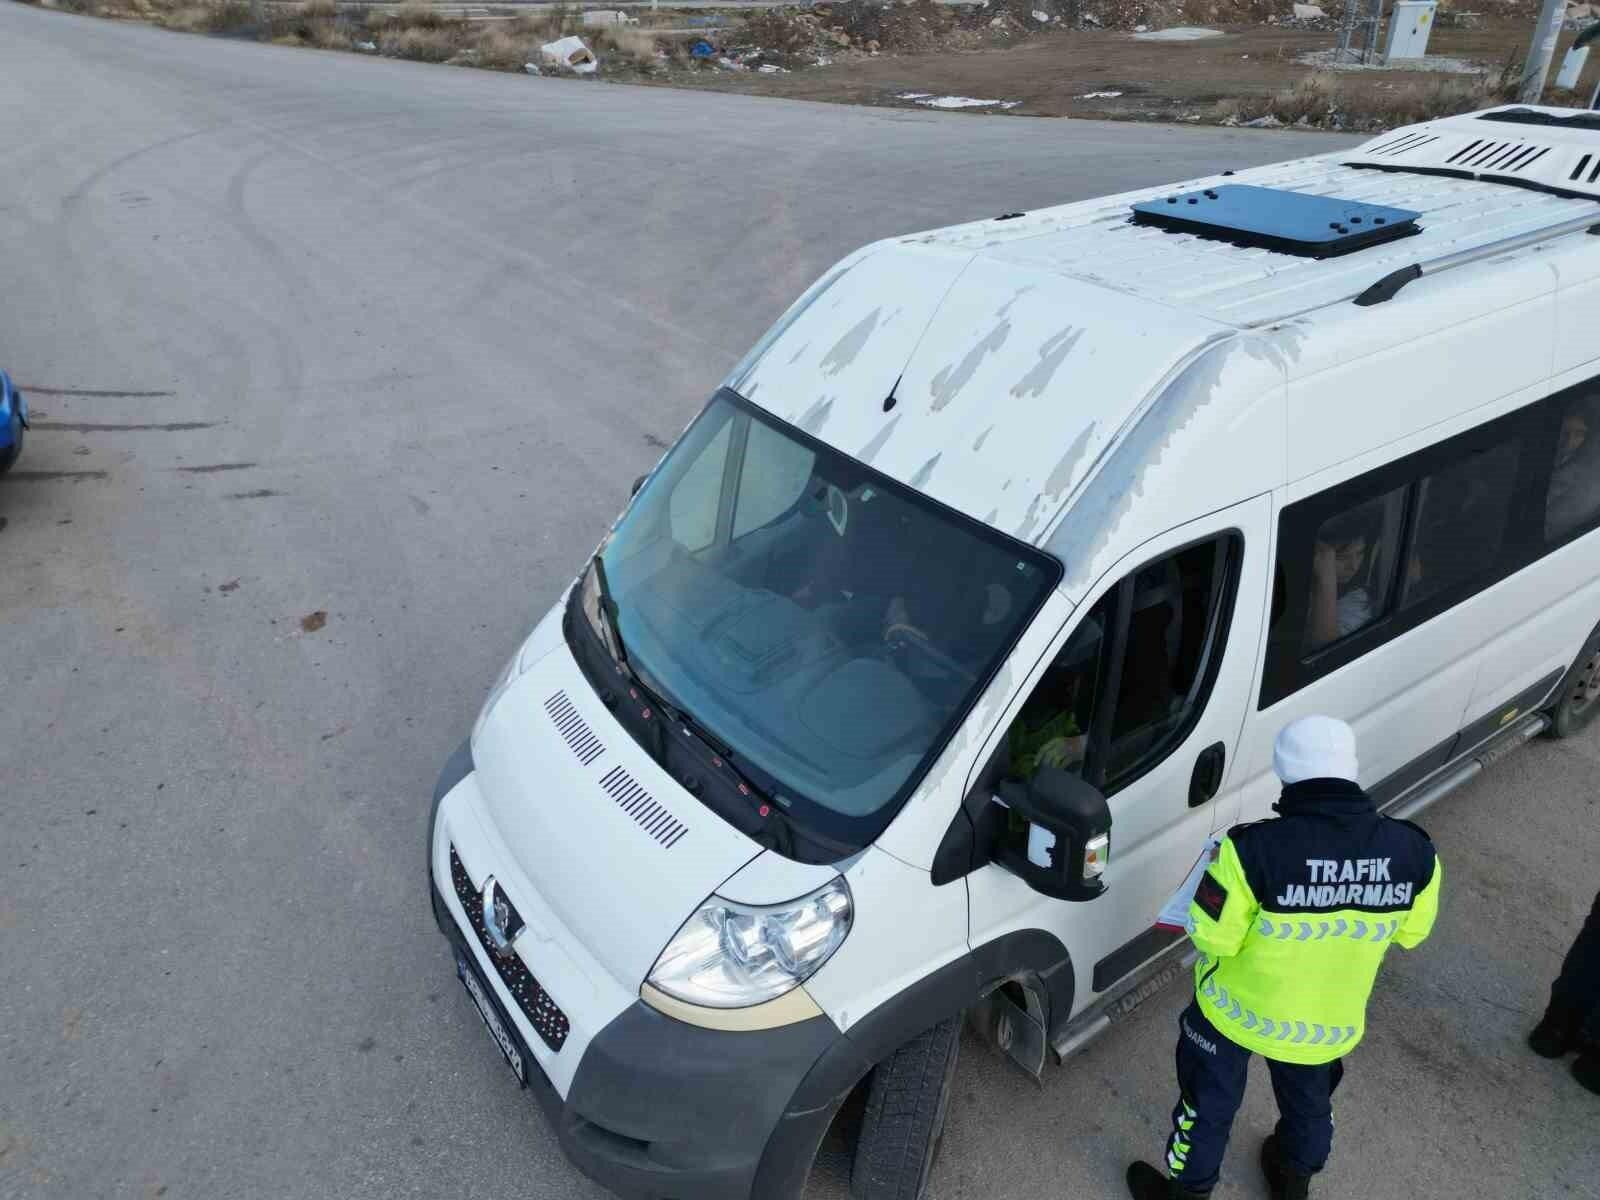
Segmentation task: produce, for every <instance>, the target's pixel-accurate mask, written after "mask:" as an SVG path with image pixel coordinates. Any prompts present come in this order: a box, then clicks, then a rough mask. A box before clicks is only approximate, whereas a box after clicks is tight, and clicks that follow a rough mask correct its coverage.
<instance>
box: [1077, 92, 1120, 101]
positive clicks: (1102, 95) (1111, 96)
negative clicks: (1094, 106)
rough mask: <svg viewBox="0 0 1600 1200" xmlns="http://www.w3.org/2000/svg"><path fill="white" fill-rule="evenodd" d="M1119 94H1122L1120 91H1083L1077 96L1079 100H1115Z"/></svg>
mask: <svg viewBox="0 0 1600 1200" xmlns="http://www.w3.org/2000/svg"><path fill="white" fill-rule="evenodd" d="M1120 95H1122V93H1121V92H1085V93H1084V94H1083V95H1081V96H1079V97H1078V99H1079V100H1115V99H1116V98H1117V97H1118V96H1120Z"/></svg>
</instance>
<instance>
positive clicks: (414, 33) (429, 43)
mask: <svg viewBox="0 0 1600 1200" xmlns="http://www.w3.org/2000/svg"><path fill="white" fill-rule="evenodd" d="M461 48H462V47H461V45H460V37H459V34H458V31H457V30H455V29H451V28H429V27H426V26H424V27H421V28H410V29H401V30H400V31H399V32H386V33H385V34H384V35H383V38H382V39H381V40H380V41H379V42H378V49H379V50H380V51H381V52H382V53H384V54H387V55H390V56H392V57H394V58H412V59H416V60H417V61H418V62H444V60H445V59H447V58H453V57H454V56H455V53H456V51H457V50H459V49H461Z"/></svg>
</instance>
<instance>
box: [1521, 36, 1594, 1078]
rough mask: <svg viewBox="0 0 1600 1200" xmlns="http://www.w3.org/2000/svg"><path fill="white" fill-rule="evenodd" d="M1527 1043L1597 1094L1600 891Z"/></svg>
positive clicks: (1537, 1052) (1552, 986)
mask: <svg viewBox="0 0 1600 1200" xmlns="http://www.w3.org/2000/svg"><path fill="white" fill-rule="evenodd" d="M1596 28H1600V26H1596ZM1528 1045H1530V1046H1531V1047H1533V1052H1534V1053H1535V1054H1538V1055H1540V1056H1542V1057H1544V1058H1560V1057H1561V1056H1562V1055H1563V1054H1569V1053H1571V1052H1572V1051H1574V1050H1576V1051H1578V1057H1577V1059H1576V1060H1575V1061H1574V1062H1573V1064H1572V1074H1573V1077H1574V1078H1575V1079H1577V1081H1578V1082H1579V1083H1581V1084H1583V1086H1584V1087H1586V1088H1588V1089H1589V1090H1590V1091H1591V1092H1594V1093H1595V1094H1596V1095H1600V896H1596V897H1595V898H1594V907H1593V908H1592V909H1590V910H1589V919H1588V920H1587V921H1585V922H1584V923H1583V928H1582V929H1580V930H1579V931H1578V937H1577V940H1576V941H1574V942H1573V943H1572V949H1570V950H1568V951H1567V957H1566V961H1565V962H1563V963H1562V964H1561V974H1560V975H1558V976H1556V981H1555V983H1553V984H1552V985H1551V986H1550V1005H1549V1007H1548V1008H1546V1009H1545V1010H1544V1016H1543V1017H1542V1018H1540V1020H1539V1024H1538V1025H1536V1026H1534V1029H1533V1032H1532V1033H1530V1034H1529V1035H1528Z"/></svg>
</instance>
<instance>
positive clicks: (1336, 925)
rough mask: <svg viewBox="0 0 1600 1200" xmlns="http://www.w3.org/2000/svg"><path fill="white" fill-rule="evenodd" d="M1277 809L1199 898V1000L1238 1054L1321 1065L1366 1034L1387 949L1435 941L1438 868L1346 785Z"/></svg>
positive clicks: (1292, 791)
mask: <svg viewBox="0 0 1600 1200" xmlns="http://www.w3.org/2000/svg"><path fill="white" fill-rule="evenodd" d="M1277 808H1278V811H1279V813H1280V814H1281V815H1280V816H1278V817H1277V818H1275V819H1273V820H1268V821H1259V822H1256V823H1255V824H1252V825H1241V826H1237V827H1235V828H1234V829H1233V830H1231V831H1230V832H1229V834H1228V836H1227V838H1226V839H1224V841H1223V843H1222V846H1221V849H1220V850H1219V852H1218V855H1217V859H1216V861H1215V862H1213V863H1212V864H1211V866H1210V868H1209V869H1208V870H1207V872H1206V874H1205V876H1204V877H1202V879H1201V881H1200V886H1199V888H1198V889H1197V890H1196V892H1195V898H1194V902H1193V904H1191V906H1190V909H1189V912H1190V916H1191V918H1192V919H1193V926H1194V929H1193V932H1192V933H1191V934H1190V937H1191V938H1192V939H1193V941H1194V944H1195V946H1196V947H1197V948H1198V949H1199V951H1200V959H1199V962H1198V963H1197V964H1196V966H1195V995H1196V997H1197V998H1198V1000H1199V1001H1200V1003H1201V1004H1202V1005H1203V1006H1204V1009H1205V1013H1206V1016H1207V1017H1208V1018H1209V1019H1210V1020H1211V1023H1212V1024H1213V1025H1215V1026H1216V1027H1217V1029H1219V1030H1220V1031H1221V1032H1222V1033H1223V1034H1224V1035H1226V1036H1227V1038H1228V1039H1229V1040H1230V1041H1233V1042H1235V1043H1237V1044H1238V1045H1240V1046H1243V1047H1244V1048H1245V1049H1247V1050H1251V1051H1254V1052H1255V1053H1257V1054H1261V1055H1264V1056H1266V1057H1267V1058H1275V1059H1278V1060H1279V1061H1281V1062H1291V1063H1308V1064H1309V1063H1325V1062H1330V1061H1332V1060H1333V1059H1336V1058H1340V1057H1343V1056H1344V1055H1345V1054H1348V1053H1349V1052H1350V1050H1351V1049H1352V1048H1354V1047H1355V1045H1356V1043H1358V1042H1359V1041H1360V1040H1361V1037H1362V1035H1363V1033H1365V1031H1366V1008H1367V996H1368V995H1369V994H1370V993H1371V991H1372V984H1373V981H1374V980H1375V979H1376V978H1377V974H1378V967H1379V965H1380V964H1381V963H1382V962H1383V956H1384V955H1385V954H1386V953H1387V952H1388V949H1389V946H1390V945H1391V944H1393V943H1396V942H1398V943H1399V944H1400V945H1401V946H1404V947H1405V948H1406V949H1408V950H1409V949H1411V948H1412V947H1414V946H1416V945H1418V944H1420V943H1421V942H1422V941H1423V940H1424V939H1425V938H1426V937H1427V936H1428V934H1429V932H1430V931H1431V930H1432V929H1433V922H1434V918H1435V917H1436V916H1437V915H1438V911H1439V886H1440V880H1441V878H1442V876H1443V868H1442V867H1441V865H1440V863H1439V860H1438V856H1437V855H1436V854H1435V853H1434V849H1433V843H1432V841H1430V840H1429V838H1428V835H1427V834H1426V833H1424V832H1423V831H1422V830H1421V829H1419V828H1417V827H1416V826H1415V825H1412V824H1410V823H1409V822H1406V821H1395V820H1391V819H1389V818H1387V817H1380V816H1379V815H1378V814H1377V812H1376V811H1375V810H1374V808H1373V806H1372V801H1371V800H1370V799H1369V798H1368V797H1367V795H1366V793H1365V792H1363V791H1362V790H1361V789H1360V788H1359V787H1357V786H1356V785H1355V784H1353V783H1347V782H1345V781H1343V780H1336V779H1314V780H1307V781H1306V782H1304V783H1297V784H1294V785H1292V786H1290V787H1288V788H1285V789H1284V793H1283V798H1282V800H1280V801H1279V802H1278V805H1277Z"/></svg>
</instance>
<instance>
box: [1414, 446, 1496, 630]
mask: <svg viewBox="0 0 1600 1200" xmlns="http://www.w3.org/2000/svg"><path fill="white" fill-rule="evenodd" d="M1520 458H1521V454H1520V446H1519V445H1518V443H1516V442H1514V441H1512V442H1506V443H1503V444H1501V445H1499V446H1495V447H1493V448H1491V449H1488V450H1480V451H1479V452H1478V453H1476V454H1473V455H1470V456H1468V457H1466V458H1463V459H1461V460H1460V461H1458V462H1456V463H1453V464H1451V465H1450V466H1447V467H1444V468H1443V469H1441V470H1439V471H1435V472H1434V473H1433V474H1432V475H1429V476H1427V477H1425V478H1424V479H1423V480H1422V482H1421V483H1420V484H1419V485H1418V493H1417V516H1416V521H1415V529H1416V533H1415V536H1414V537H1413V538H1412V542H1411V554H1410V556H1409V557H1408V559H1407V562H1406V578H1405V583H1404V584H1403V590H1402V592H1401V599H1400V607H1401V608H1409V607H1410V606H1411V605H1413V604H1418V603H1420V602H1421V601H1423V600H1426V599H1428V597H1430V596H1433V595H1435V594H1437V593H1439V592H1442V591H1447V590H1449V589H1450V588H1453V587H1457V586H1459V585H1461V584H1464V583H1466V582H1467V581H1468V580H1470V579H1475V578H1478V577H1480V576H1482V575H1483V574H1484V572H1486V571H1492V570H1493V569H1494V567H1495V566H1496V564H1498V563H1499V562H1500V560H1501V549H1502V547H1503V546H1504V545H1505V539H1506V529H1507V526H1508V525H1509V524H1510V522H1511V500H1512V496H1513V494H1514V493H1515V491H1516V486H1517V468H1518V465H1519V461H1520Z"/></svg>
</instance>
